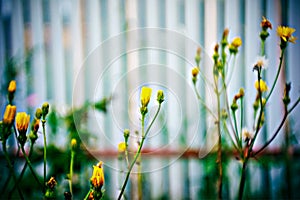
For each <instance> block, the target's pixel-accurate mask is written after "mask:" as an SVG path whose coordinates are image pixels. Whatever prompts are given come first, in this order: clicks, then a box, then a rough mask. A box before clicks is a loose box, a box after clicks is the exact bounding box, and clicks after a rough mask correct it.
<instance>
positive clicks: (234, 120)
mask: <svg viewBox="0 0 300 200" xmlns="http://www.w3.org/2000/svg"><path fill="white" fill-rule="evenodd" d="M232 115H233V123H234V128H235V132H236V138H239V131H238V128H237V120H236V115H235V112H233V114H232ZM237 143H238V145H239V147H240V148H242V146H241V141H240V140H239V139H238V141H237Z"/></svg>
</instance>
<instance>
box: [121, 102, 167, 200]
mask: <svg viewBox="0 0 300 200" xmlns="http://www.w3.org/2000/svg"><path fill="white" fill-rule="evenodd" d="M160 108H161V104H159V106H158V109H157V112H156V114H155V116H154V118H153V120H152V121H151V123H150V125H149V127H148V128H147V130H146V132H144V128H143V124H144V117H143V116H142V140H141V143H140V146H139V148H138V151H137V152H136V154H135V156H134V159H133V161H132V162H131V164H130V167H129V169H128V172H127V174H126V178H125V181H124V183H123V186H122V189H121V192H120V194H119V197H118V200H120V199H121V198H122V195H123V193H124V191H125V187H126V185H127V182H128V180H129V176H130V174H131V170H132V168H133V166H134V164H135V163H136V160H137V159H138V157H139V156H140V154H141V150H142V147H143V144H144V141H145V139H146V136H147V134H148V133H149V130H150V128H151V126H152V125H153V123H154V121H155V119H156V118H157V116H158V113H159V111H160ZM143 132H144V133H143Z"/></svg>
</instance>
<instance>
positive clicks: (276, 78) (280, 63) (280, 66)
mask: <svg viewBox="0 0 300 200" xmlns="http://www.w3.org/2000/svg"><path fill="white" fill-rule="evenodd" d="M284 51H285V48H284V49H282V50H281V55H280V62H279V67H278V70H277V74H276V77H275V80H274V82H273V85H272V88H271V90H270V93H269V94H268V96H267V98H266V102H268V99H269V98H270V96H271V94H272V93H273V90H274V88H275V85H276V83H277V80H278V77H279V74H280V71H281V68H282V61H283V55H284Z"/></svg>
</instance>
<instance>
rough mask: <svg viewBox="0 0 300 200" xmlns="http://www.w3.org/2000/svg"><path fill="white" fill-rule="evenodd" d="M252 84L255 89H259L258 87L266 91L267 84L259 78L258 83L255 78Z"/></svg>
mask: <svg viewBox="0 0 300 200" xmlns="http://www.w3.org/2000/svg"><path fill="white" fill-rule="evenodd" d="M254 86H255V88H256V89H257V90H259V88H260V91H261V92H266V91H268V86H267V84H266V82H265V81H263V80H261V79H260V81H259V84H258V80H256V81H255V84H254Z"/></svg>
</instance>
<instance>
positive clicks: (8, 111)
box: [3, 105, 17, 125]
mask: <svg viewBox="0 0 300 200" xmlns="http://www.w3.org/2000/svg"><path fill="white" fill-rule="evenodd" d="M16 109H17V108H16V106H12V105H7V106H6V108H5V112H4V115H3V123H4V124H7V125H11V124H12V123H13V121H14V119H15V115H16Z"/></svg>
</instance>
